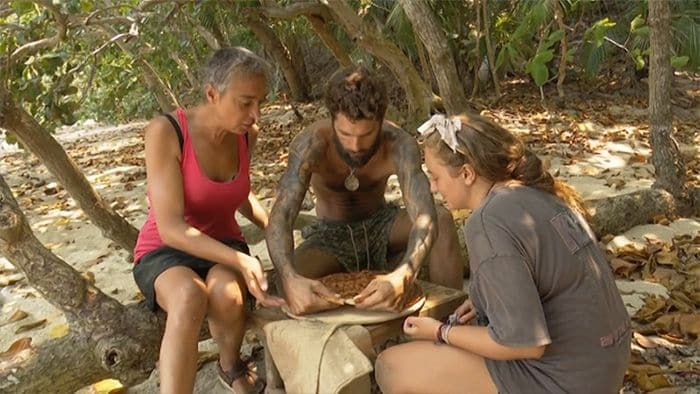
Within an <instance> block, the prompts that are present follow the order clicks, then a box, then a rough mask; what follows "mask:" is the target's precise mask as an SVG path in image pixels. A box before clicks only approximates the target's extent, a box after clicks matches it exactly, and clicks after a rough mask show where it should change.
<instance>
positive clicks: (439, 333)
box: [435, 323, 447, 345]
mask: <svg viewBox="0 0 700 394" xmlns="http://www.w3.org/2000/svg"><path fill="white" fill-rule="evenodd" d="M444 327H447V323H442V324H440V326H438V328H437V331H436V332H435V344H436V345H442V344H443V343H447V342H445V339H444V337H443V335H442V331H443V329H444Z"/></svg>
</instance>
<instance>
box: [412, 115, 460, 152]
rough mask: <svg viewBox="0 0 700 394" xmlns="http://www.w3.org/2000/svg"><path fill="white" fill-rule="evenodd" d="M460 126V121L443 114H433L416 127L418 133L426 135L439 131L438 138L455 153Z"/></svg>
mask: <svg viewBox="0 0 700 394" xmlns="http://www.w3.org/2000/svg"><path fill="white" fill-rule="evenodd" d="M461 128H462V121H460V120H459V119H457V118H448V117H446V116H445V115H443V114H435V115H433V116H432V117H431V118H430V119H428V121H427V122H425V123H423V124H422V125H421V126H420V127H419V128H418V133H420V135H422V136H424V137H427V136H428V135H430V134H431V133H432V132H434V131H437V132H438V133H440V139H442V141H443V142H444V143H445V144H447V146H449V147H450V149H452V151H453V152H454V153H457V132H458V131H459V130H460V129H461Z"/></svg>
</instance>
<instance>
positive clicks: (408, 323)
mask: <svg viewBox="0 0 700 394" xmlns="http://www.w3.org/2000/svg"><path fill="white" fill-rule="evenodd" d="M440 324H441V323H440V322H439V321H437V320H435V319H433V318H432V317H416V316H409V317H407V318H406V320H404V322H403V332H404V333H406V335H408V336H410V337H411V338H413V339H425V340H429V341H434V340H436V339H437V330H438V328H440Z"/></svg>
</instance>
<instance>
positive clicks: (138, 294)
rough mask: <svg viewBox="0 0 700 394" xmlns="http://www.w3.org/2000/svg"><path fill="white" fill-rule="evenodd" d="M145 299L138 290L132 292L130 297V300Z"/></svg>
mask: <svg viewBox="0 0 700 394" xmlns="http://www.w3.org/2000/svg"><path fill="white" fill-rule="evenodd" d="M145 299H146V297H144V296H143V294H142V293H141V292H140V291H139V292H137V293H136V294H134V296H133V297H131V300H132V301H143V300H145Z"/></svg>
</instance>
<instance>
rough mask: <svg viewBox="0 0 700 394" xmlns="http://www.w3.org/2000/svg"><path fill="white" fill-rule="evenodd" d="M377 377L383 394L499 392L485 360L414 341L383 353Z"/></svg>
mask: <svg viewBox="0 0 700 394" xmlns="http://www.w3.org/2000/svg"><path fill="white" fill-rule="evenodd" d="M375 373H376V377H377V383H378V384H379V387H380V388H381V390H382V392H383V393H384V394H411V393H416V394H437V393H445V394H451V393H470V394H496V393H497V392H498V390H497V389H496V386H495V384H494V383H493V379H491V375H490V374H489V372H488V370H487V369H486V364H485V363H484V359H483V358H482V357H480V356H477V355H475V354H473V353H470V352H467V351H465V350H461V349H458V348H455V347H452V346H449V345H435V344H434V343H432V342H429V341H413V342H409V343H404V344H401V345H396V346H393V347H390V348H389V349H387V350H385V351H383V352H382V353H381V354H380V355H379V357H378V358H377V363H376V365H375Z"/></svg>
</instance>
